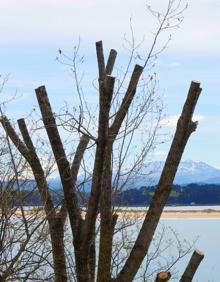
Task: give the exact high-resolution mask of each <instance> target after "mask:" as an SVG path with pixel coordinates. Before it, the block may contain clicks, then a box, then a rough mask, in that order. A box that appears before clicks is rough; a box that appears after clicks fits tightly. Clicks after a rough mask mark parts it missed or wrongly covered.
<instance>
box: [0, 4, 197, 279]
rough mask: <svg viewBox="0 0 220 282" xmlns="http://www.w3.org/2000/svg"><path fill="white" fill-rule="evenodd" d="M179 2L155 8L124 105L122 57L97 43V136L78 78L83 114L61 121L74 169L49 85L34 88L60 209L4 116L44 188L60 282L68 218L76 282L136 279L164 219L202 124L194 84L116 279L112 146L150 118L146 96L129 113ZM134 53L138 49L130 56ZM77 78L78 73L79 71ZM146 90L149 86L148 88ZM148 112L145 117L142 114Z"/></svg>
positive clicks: (26, 144) (28, 144)
mask: <svg viewBox="0 0 220 282" xmlns="http://www.w3.org/2000/svg"><path fill="white" fill-rule="evenodd" d="M180 2H181V1H175V0H170V1H168V7H167V10H166V11H165V13H164V14H160V13H159V14H158V13H155V12H154V11H153V10H151V12H152V14H153V15H154V16H156V17H157V20H158V22H159V28H158V30H157V32H156V34H155V37H154V40H153V43H152V46H151V48H150V51H149V53H148V55H147V56H146V58H145V59H144V60H143V62H142V65H140V64H136V65H135V66H134V67H133V70H132V73H131V75H130V79H129V81H128V84H127V87H126V90H125V91H124V92H123V96H122V98H121V99H120V97H121V90H122V89H124V85H125V83H126V82H127V81H126V79H125V78H122V83H121V84H120V83H119V86H118V87H116V77H115V76H113V69H114V66H115V61H116V55H117V52H116V51H115V50H111V51H110V54H109V57H108V60H107V63H106V61H105V56H104V51H103V45H102V41H99V42H97V43H96V53H97V62H98V73H99V75H98V92H99V110H98V121H97V127H96V128H97V131H96V132H92V130H90V129H89V124H90V120H86V126H85V125H84V122H85V117H84V116H83V115H84V111H83V108H82V95H81V92H80V91H81V90H80V88H79V87H78V86H79V85H78V79H77V77H75V80H76V85H77V87H78V89H77V91H78V94H79V97H80V101H81V105H80V106H81V107H80V115H79V118H78V117H76V116H74V115H72V116H70V115H68V113H67V114H66V116H65V117H70V118H69V120H68V119H67V120H66V121H64V124H63V125H64V126H68V122H70V121H71V122H72V123H71V124H70V125H71V126H70V128H71V129H70V130H72V132H76V131H77V132H78V134H79V135H80V142H79V145H78V147H77V148H76V150H75V157H74V159H73V162H72V163H70V161H69V159H68V155H67V152H66V151H65V148H64V144H63V141H62V138H61V134H60V132H59V130H58V121H60V117H59V118H57V116H56V115H55V114H54V112H53V110H52V107H51V104H50V101H49V98H48V95H47V92H46V88H45V86H40V87H38V88H37V89H36V96H37V100H38V104H39V107H40V112H41V116H42V121H43V125H44V128H45V130H46V133H47V136H48V139H49V142H50V146H51V149H52V152H53V155H54V158H55V161H56V165H57V169H58V172H59V176H60V179H61V183H62V188H63V192H64V199H63V201H62V203H61V205H60V206H59V207H56V206H55V205H54V203H53V200H52V198H51V195H50V191H49V189H48V183H47V180H46V177H45V172H44V170H43V167H42V164H41V162H40V159H39V157H38V154H37V151H36V149H35V146H34V145H33V142H32V139H31V137H30V134H29V131H28V129H27V126H26V123H25V120H24V119H20V120H18V126H19V129H20V132H21V135H22V138H23V140H22V139H21V137H20V136H19V135H18V134H17V133H16V131H15V129H14V128H13V126H12V125H11V122H10V121H9V119H8V118H7V117H6V116H5V115H3V116H2V117H1V123H2V126H3V128H4V130H5V132H6V134H7V135H8V136H9V138H10V139H11V141H12V142H13V143H14V145H15V146H16V148H17V149H18V151H19V152H20V153H21V155H22V156H23V157H24V158H25V160H26V161H27V163H28V164H29V166H30V167H31V169H32V172H33V175H34V177H35V180H36V183H37V187H38V189H39V193H40V195H41V201H42V204H43V206H44V211H45V215H46V218H47V220H48V224H49V233H50V238H51V245H52V254H53V264H54V273H55V281H56V282H58V281H67V280H68V276H67V268H66V258H65V250H64V244H65V242H64V225H65V222H66V218H67V215H68V217H69V222H70V228H71V233H72V244H73V247H74V256H75V267H76V270H75V271H76V280H77V281H78V282H88V281H91V282H92V281H95V280H96V281H98V282H108V281H109V282H110V281H115V282H119V281H120V282H123V281H126V282H128V281H133V280H134V278H135V276H136V274H137V272H138V270H139V268H140V266H141V264H142V262H143V261H144V258H145V256H146V255H147V253H148V250H149V247H150V244H151V242H152V240H153V236H154V234H155V231H156V228H157V226H158V223H159V220H160V216H161V213H162V211H163V208H164V206H165V204H166V202H167V199H168V197H169V195H170V192H171V190H172V183H173V180H174V177H175V174H176V171H177V168H178V165H179V163H180V160H181V157H182V154H183V152H184V149H185V146H186V144H187V142H188V139H189V137H190V135H191V133H192V132H194V131H195V130H196V126H197V123H196V122H193V121H192V116H193V113H194V109H195V106H196V103H197V100H198V98H199V95H200V92H201V88H200V83H199V82H197V81H192V82H191V85H190V88H189V92H188V95H187V98H186V102H185V104H184V106H183V110H182V113H181V115H180V118H179V120H178V124H177V127H176V132H175V135H174V138H173V142H172V145H171V148H170V151H169V153H168V156H167V159H166V162H165V165H164V168H163V171H162V174H161V177H160V180H159V183H158V185H157V188H156V190H155V193H154V196H153V199H152V202H151V204H150V206H149V209H148V211H147V212H146V216H145V218H144V221H143V224H142V226H141V228H140V231H139V233H138V236H137V239H136V240H135V242H134V244H133V246H132V248H131V251H130V253H129V254H128V257H127V258H126V259H125V263H124V265H123V266H121V268H120V270H119V271H118V273H117V275H116V276H114V273H113V272H112V253H113V250H112V247H113V238H114V234H115V227H116V225H117V219H118V215H117V210H116V211H115V210H114V208H113V204H112V197H113V192H114V189H115V187H114V185H113V163H114V158H113V156H114V149H115V144H116V143H117V142H118V140H125V137H128V136H129V135H130V134H132V132H134V131H135V130H136V128H138V126H139V125H140V123H141V122H143V120H144V116H145V114H147V111H146V109H149V108H148V105H149V104H150V105H151V103H152V101H153V99H152V96H149V97H150V99H149V100H148V99H146V97H145V96H144V95H145V94H146V92H143V101H148V102H149V104H148V103H144V105H145V106H146V108H145V107H143V108H142V107H140V109H139V111H136V115H134V116H132V115H130V113H131V109H132V105H133V103H134V101H135V97H137V95H138V94H137V93H138V92H139V88H138V87H139V86H140V82H142V79H143V76H144V72H145V71H146V69H147V67H149V66H152V61H154V60H155V59H156V56H157V55H158V53H160V51H161V50H160V51H155V45H156V42H157V39H158V36H159V34H160V33H161V32H162V31H163V30H166V29H168V28H170V26H171V27H172V26H177V25H178V24H179V22H181V19H182V18H181V13H182V10H180V9H179V7H180ZM150 9H151V8H150ZM134 49H135V48H134V46H133V47H132V50H134ZM163 49H164V48H162V50H163ZM60 53H61V51H60ZM132 56H133V55H132ZM74 63H75V61H73V64H74ZM130 66H131V61H129V67H130ZM128 74H130V72H129V71H125V77H126V78H127V76H128ZM74 75H76V71H75V69H74ZM151 81H152V76H150V77H148V82H151ZM122 85H123V87H122ZM143 85H144V86H146V82H145V83H144V84H143ZM143 85H142V86H143ZM142 89H143V88H142ZM154 92H155V89H154V88H153V89H151V91H149V92H147V93H148V94H149V93H150V94H151V95H152V93H154ZM141 93H142V92H141ZM117 97H119V98H117ZM141 97H142V96H140V99H141ZM143 113H144V115H141V114H143ZM159 113H160V111H159ZM129 116H130V117H132V118H131V119H130V120H129V119H128V117H129ZM90 117H91V116H90ZM140 117H141V118H140ZM139 118H140V119H139ZM158 120H159V119H158ZM137 121H138V122H137ZM157 125H158V123H157ZM144 126H145V127H147V125H146V124H144ZM154 136H155V131H153V138H152V139H151V142H149V144H150V145H149V147H150V146H151V145H152V142H153V141H154ZM131 141H132V138H131V139H130V141H129V142H130V143H131ZM129 142H128V143H129ZM89 143H90V144H91V146H92V147H93V148H94V149H95V155H94V164H93V170H92V175H91V177H92V180H91V190H90V193H89V196H88V201H87V202H86V207H85V209H83V210H82V207H81V206H80V202H79V197H78V193H77V176H78V173H79V169H80V166H81V164H82V160H83V155H84V153H86V148H87V147H88V144H89ZM130 143H129V144H130ZM124 145H125V143H124V141H122V142H121V148H122V149H123V146H124ZM147 151H148V150H146V151H143V155H144V156H145V155H146V152H147ZM119 152H120V151H119ZM121 152H122V151H121ZM126 154H127V153H125V154H124V155H123V154H120V153H119V156H120V158H119V159H120V161H121V163H123V162H124V159H125V158H124V157H125V156H126ZM122 155H123V156H122ZM137 163H138V162H137ZM120 170H121V168H120ZM119 175H120V172H119ZM117 179H118V178H117V175H116V183H119V181H118V180H117ZM116 186H117V185H116ZM99 216H100V217H99ZM98 223H100V228H99V232H98V235H99V237H98V238H99V242H98V247H97V246H96V244H97V228H96V227H97V224H98ZM96 250H98V251H99V253H98V255H96ZM169 278H170V273H169V272H166V270H165V271H164V272H160V273H158V275H157V277H156V281H168V280H169Z"/></svg>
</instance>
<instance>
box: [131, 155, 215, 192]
mask: <svg viewBox="0 0 220 282" xmlns="http://www.w3.org/2000/svg"><path fill="white" fill-rule="evenodd" d="M163 166H164V162H162V161H156V162H150V163H148V164H147V165H145V167H144V168H143V169H142V171H143V173H144V171H145V174H146V175H145V176H144V175H142V176H137V178H136V181H135V186H136V187H138V186H139V187H140V186H146V185H150V184H152V185H153V184H156V183H157V182H158V180H159V177H160V174H161V171H162V169H163ZM144 183H145V184H144ZM174 183H175V184H180V185H185V184H189V183H206V184H220V170H219V169H217V168H214V167H212V166H210V165H208V164H206V163H204V162H195V161H191V160H188V161H183V162H181V163H180V165H179V168H178V171H177V174H176V177H175V180H174Z"/></svg>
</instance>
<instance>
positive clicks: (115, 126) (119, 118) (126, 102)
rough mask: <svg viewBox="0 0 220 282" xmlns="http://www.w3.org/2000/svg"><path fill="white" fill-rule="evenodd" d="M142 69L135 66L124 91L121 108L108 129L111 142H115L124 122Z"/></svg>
mask: <svg viewBox="0 0 220 282" xmlns="http://www.w3.org/2000/svg"><path fill="white" fill-rule="evenodd" d="M143 69H144V68H143V67H142V66H139V65H135V67H134V70H133V73H132V76H131V79H130V82H129V85H128V89H127V91H126V94H125V96H124V98H123V100H122V103H121V106H120V108H119V110H118V112H117V113H116V115H115V119H114V121H113V123H112V125H111V127H110V132H109V135H110V138H111V139H112V141H114V140H115V138H116V136H117V134H118V132H119V130H120V127H121V125H122V122H123V121H124V118H125V116H126V114H127V112H128V109H129V107H130V105H131V102H132V101H133V98H134V96H135V93H136V90H137V85H138V82H139V79H140V77H141V74H142V72H143Z"/></svg>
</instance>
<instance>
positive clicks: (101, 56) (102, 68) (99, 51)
mask: <svg viewBox="0 0 220 282" xmlns="http://www.w3.org/2000/svg"><path fill="white" fill-rule="evenodd" d="M96 55H97V61H98V69H99V79H100V80H101V81H104V79H105V59H104V52H103V46H102V41H98V42H96Z"/></svg>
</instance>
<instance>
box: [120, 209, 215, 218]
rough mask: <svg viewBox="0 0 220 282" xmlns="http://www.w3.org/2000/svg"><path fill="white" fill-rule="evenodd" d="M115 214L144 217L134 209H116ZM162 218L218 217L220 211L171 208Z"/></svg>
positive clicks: (143, 213) (142, 213)
mask: <svg viewBox="0 0 220 282" xmlns="http://www.w3.org/2000/svg"><path fill="white" fill-rule="evenodd" d="M117 214H118V215H119V217H139V218H141V217H144V216H145V214H146V212H143V211H138V210H137V211H135V210H126V211H124V210H120V209H119V210H118V211H117ZM162 218H219V219H220V211H217V210H214V209H204V210H198V211H197V210H196V211H195V210H184V211H183V210H182V211H181V210H172V211H163V213H162Z"/></svg>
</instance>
